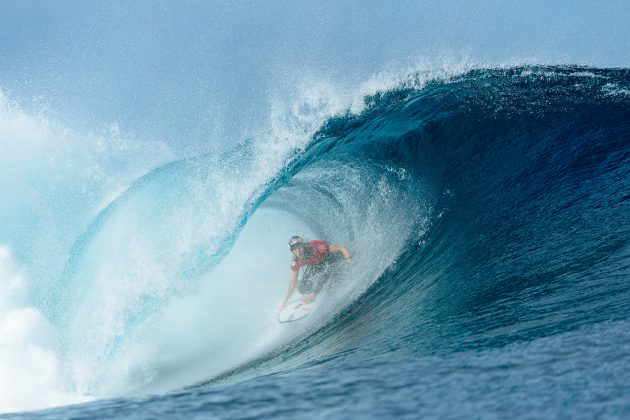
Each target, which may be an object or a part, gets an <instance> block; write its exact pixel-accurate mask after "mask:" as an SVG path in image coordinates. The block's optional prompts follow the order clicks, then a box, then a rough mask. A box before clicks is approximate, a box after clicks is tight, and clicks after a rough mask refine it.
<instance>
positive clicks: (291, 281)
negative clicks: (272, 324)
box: [280, 270, 298, 310]
mask: <svg viewBox="0 0 630 420" xmlns="http://www.w3.org/2000/svg"><path fill="white" fill-rule="evenodd" d="M297 279H298V271H297V270H291V277H289V285H288V286H287V291H286V293H285V294H284V300H283V301H282V305H280V310H282V309H284V307H285V306H287V301H288V300H289V298H290V297H291V295H292V294H293V290H294V289H295V285H296V284H297Z"/></svg>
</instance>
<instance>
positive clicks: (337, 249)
mask: <svg viewBox="0 0 630 420" xmlns="http://www.w3.org/2000/svg"><path fill="white" fill-rule="evenodd" d="M289 250H290V251H291V253H293V261H291V276H290V277H289V285H288V286H287V291H286V293H285V294H284V300H283V302H282V304H281V305H280V310H282V309H284V307H285V306H287V302H288V300H289V297H291V294H292V293H293V290H294V289H295V285H296V284H297V280H298V273H299V271H300V267H303V266H305V271H304V275H303V276H302V279H301V280H300V284H299V285H298V292H299V293H300V294H302V295H303V296H304V297H303V298H302V301H303V302H304V303H311V302H312V301H313V300H315V295H316V294H317V293H319V292H320V291H321V290H322V288H323V287H324V284H325V283H326V282H327V280H328V279H330V278H331V277H333V276H334V275H335V273H336V271H337V270H338V269H339V268H340V262H341V258H344V259H345V260H346V261H347V262H348V263H351V262H352V257H351V256H350V251H348V248H346V247H345V246H342V245H333V244H329V243H328V242H326V241H309V242H306V241H305V240H304V239H302V238H301V237H299V236H293V237H291V239H290V240H289Z"/></svg>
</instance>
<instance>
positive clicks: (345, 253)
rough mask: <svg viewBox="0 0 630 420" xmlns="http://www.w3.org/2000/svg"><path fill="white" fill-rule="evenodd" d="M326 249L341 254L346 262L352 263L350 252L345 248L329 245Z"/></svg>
mask: <svg viewBox="0 0 630 420" xmlns="http://www.w3.org/2000/svg"><path fill="white" fill-rule="evenodd" d="M328 249H329V250H330V252H340V253H342V254H343V257H344V258H345V259H346V261H348V262H350V261H352V257H351V256H350V251H349V250H348V248H346V247H345V246H343V245H333V244H330V245H329V246H328Z"/></svg>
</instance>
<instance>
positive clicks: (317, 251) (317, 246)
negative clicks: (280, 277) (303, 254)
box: [291, 241, 330, 271]
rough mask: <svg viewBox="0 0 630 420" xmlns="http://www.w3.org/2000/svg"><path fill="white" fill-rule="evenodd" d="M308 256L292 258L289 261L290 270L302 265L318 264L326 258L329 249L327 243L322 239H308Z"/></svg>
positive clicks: (295, 269) (296, 269) (297, 268)
mask: <svg viewBox="0 0 630 420" xmlns="http://www.w3.org/2000/svg"><path fill="white" fill-rule="evenodd" d="M308 250H309V257H308V258H293V261H291V270H293V271H298V270H299V269H300V267H302V266H303V265H314V264H319V263H320V262H322V261H323V260H325V259H326V257H327V256H328V253H329V252H330V250H329V249H328V243H326V242H324V241H310V242H309V243H308Z"/></svg>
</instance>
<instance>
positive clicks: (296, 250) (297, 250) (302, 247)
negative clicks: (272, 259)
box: [289, 236, 308, 257]
mask: <svg viewBox="0 0 630 420" xmlns="http://www.w3.org/2000/svg"><path fill="white" fill-rule="evenodd" d="M307 248H308V245H307V243H306V241H304V239H302V238H301V237H300V236H292V237H291V239H289V250H290V251H291V252H292V253H293V255H295V256H296V257H299V256H301V255H303V254H304V253H305V252H306V250H307Z"/></svg>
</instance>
